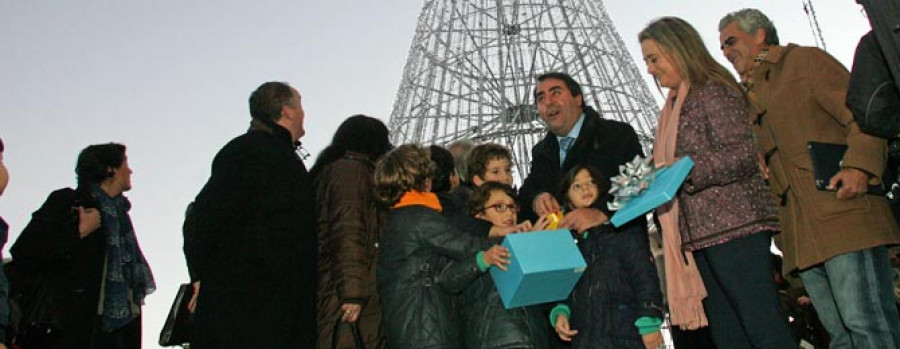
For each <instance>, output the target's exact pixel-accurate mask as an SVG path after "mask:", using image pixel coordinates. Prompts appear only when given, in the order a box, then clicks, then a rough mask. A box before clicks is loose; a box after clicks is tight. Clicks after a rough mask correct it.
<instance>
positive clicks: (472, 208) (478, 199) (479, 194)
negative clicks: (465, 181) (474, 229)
mask: <svg viewBox="0 0 900 349" xmlns="http://www.w3.org/2000/svg"><path fill="white" fill-rule="evenodd" d="M495 191H502V192H504V193H506V195H509V197H510V198H512V199H513V201H514V202H518V201H519V198H518V196H516V191H515V189H513V188H512V187H511V186H510V185H509V184H503V183H500V182H484V184H482V185H480V186H478V187H476V188H475V189H473V190H472V196H470V197H469V202H468V204H469V214H470V215H472V216H476V215H478V214H479V213H481V212H482V211H484V205H485V204H487V202H488V200H490V199H491V193H493V192H495Z"/></svg>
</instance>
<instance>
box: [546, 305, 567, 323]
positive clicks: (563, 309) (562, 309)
mask: <svg viewBox="0 0 900 349" xmlns="http://www.w3.org/2000/svg"><path fill="white" fill-rule="evenodd" d="M559 314H563V315H565V316H566V317H570V316H571V315H572V309H569V306H568V305H565V304H562V303H559V304H557V305H556V306H555V307H553V310H551V311H550V326H553V327H556V317H557V316H558V315H559Z"/></svg>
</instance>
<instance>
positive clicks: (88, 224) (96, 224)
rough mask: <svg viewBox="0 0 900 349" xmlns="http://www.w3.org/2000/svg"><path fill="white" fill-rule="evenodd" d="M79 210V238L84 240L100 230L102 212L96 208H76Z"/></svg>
mask: <svg viewBox="0 0 900 349" xmlns="http://www.w3.org/2000/svg"><path fill="white" fill-rule="evenodd" d="M76 209H77V210H78V236H80V237H81V238H82V239H83V238H85V237H87V236H88V235H91V233H93V232H94V231H95V230H97V229H98V228H100V211H99V210H97V209H96V208H84V207H81V206H79V207H76Z"/></svg>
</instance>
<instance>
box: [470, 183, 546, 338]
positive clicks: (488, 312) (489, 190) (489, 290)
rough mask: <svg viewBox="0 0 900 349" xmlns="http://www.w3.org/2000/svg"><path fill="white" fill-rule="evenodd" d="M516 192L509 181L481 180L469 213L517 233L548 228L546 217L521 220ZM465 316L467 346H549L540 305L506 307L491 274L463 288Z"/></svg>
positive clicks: (473, 195)
mask: <svg viewBox="0 0 900 349" xmlns="http://www.w3.org/2000/svg"><path fill="white" fill-rule="evenodd" d="M518 211H519V207H518V206H517V204H516V193H515V191H514V190H513V188H512V187H510V186H509V184H505V183H500V182H481V183H478V185H477V186H476V187H475V189H474V190H473V191H472V196H471V197H470V198H469V213H470V214H471V215H472V216H475V218H478V219H483V220H486V221H488V222H491V224H493V225H495V226H498V227H515V229H516V231H517V232H524V231H537V230H544V229H546V228H547V223H548V221H547V218H546V217H543V218H542V219H540V220H538V221H537V222H536V223H535V224H534V225H532V224H531V222H529V221H527V220H526V221H524V222H522V223H519V221H518ZM460 297H461V298H462V301H461V303H462V304H461V305H462V306H461V310H462V317H463V320H464V322H465V326H464V329H465V331H464V335H465V336H464V337H465V344H466V346H465V347H466V348H547V347H548V345H549V338H548V336H547V330H546V322H544V318H543V316H544V315H543V314H544V313H543V312H542V311H541V308H540V307H538V306H528V307H519V308H514V309H506V308H504V307H503V303H502V302H501V300H500V294H499V293H498V292H497V287H496V286H494V281H493V279H492V278H491V276H490V275H482V276H481V277H480V278H479V279H478V280H475V281H474V282H472V284H470V285H469V287H468V288H466V290H465V291H463V293H462V295H461V296H460Z"/></svg>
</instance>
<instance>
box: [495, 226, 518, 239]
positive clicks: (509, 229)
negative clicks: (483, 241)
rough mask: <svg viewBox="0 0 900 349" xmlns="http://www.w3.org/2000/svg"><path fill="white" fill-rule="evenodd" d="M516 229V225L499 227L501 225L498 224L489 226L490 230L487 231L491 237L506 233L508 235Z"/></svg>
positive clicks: (500, 236)
mask: <svg viewBox="0 0 900 349" xmlns="http://www.w3.org/2000/svg"><path fill="white" fill-rule="evenodd" d="M517 229H518V228H517V227H516V226H511V227H501V226H499V225H495V226H492V227H491V230H490V231H489V232H488V237H492V238H502V237H504V236H507V235H509V234H514V233H516V232H517Z"/></svg>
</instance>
